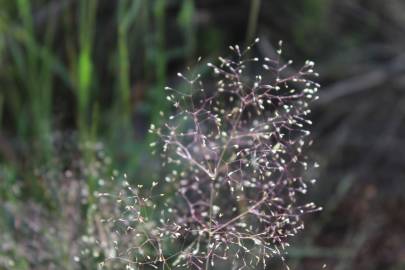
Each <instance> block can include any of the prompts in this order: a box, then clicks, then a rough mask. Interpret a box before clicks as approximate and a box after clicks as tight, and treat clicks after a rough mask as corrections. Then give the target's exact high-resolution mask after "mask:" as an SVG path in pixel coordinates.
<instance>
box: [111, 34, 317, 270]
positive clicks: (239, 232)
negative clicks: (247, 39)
mask: <svg viewBox="0 0 405 270" xmlns="http://www.w3.org/2000/svg"><path fill="white" fill-rule="evenodd" d="M257 42H258V39H257V40H256V41H255V43H257ZM255 43H254V44H255ZM254 44H252V45H251V46H249V47H248V48H247V49H246V50H243V51H242V50H241V49H240V48H239V47H238V46H237V45H235V46H230V50H231V51H232V53H233V56H232V57H230V58H222V57H219V59H218V61H219V62H218V64H214V63H208V67H209V68H210V69H212V70H213V73H214V75H215V78H216V83H215V84H214V85H212V84H209V83H210V81H207V83H205V82H203V79H202V76H201V75H200V74H197V75H184V74H181V73H178V77H179V78H180V79H182V80H183V81H184V82H185V84H186V85H187V87H185V88H184V89H174V88H171V87H166V90H167V93H168V94H167V100H168V101H169V102H170V103H171V104H172V106H173V110H174V113H173V114H172V115H171V116H169V117H168V120H167V122H166V123H165V124H163V125H162V126H161V127H156V126H154V125H151V128H150V132H151V133H154V134H156V135H158V137H159V138H160V141H158V142H156V143H152V147H154V148H156V150H155V151H156V153H159V154H160V156H161V158H162V159H163V160H164V162H163V165H164V166H166V167H167V168H169V169H170V171H171V172H170V173H168V174H167V175H166V177H165V181H163V180H162V181H158V182H154V183H153V187H154V188H155V186H156V189H159V191H160V192H162V193H164V194H166V193H172V194H170V195H168V196H167V198H168V199H166V200H164V202H163V203H162V205H163V206H164V207H161V206H157V205H156V203H154V202H153V199H145V198H141V196H140V195H139V194H140V192H139V191H134V192H136V196H134V197H133V198H136V199H135V200H134V201H133V203H131V207H129V208H127V212H126V213H127V214H126V215H125V216H124V217H122V216H121V218H119V219H117V220H115V222H116V223H121V224H124V225H125V226H124V227H125V235H126V237H127V238H125V237H124V238H123V237H121V239H131V240H130V241H132V242H136V245H135V246H131V247H130V248H129V249H126V250H125V252H121V254H118V255H117V256H116V257H118V258H121V259H122V258H124V257H125V261H126V262H127V267H128V268H135V269H143V268H142V267H144V266H151V267H154V268H156V269H158V268H161V269H174V268H176V269H177V268H178V269H210V268H213V267H215V265H216V264H218V265H225V264H227V265H232V267H230V268H229V269H242V268H244V267H246V266H249V267H252V268H253V267H256V268H255V269H260V268H263V269H264V268H265V267H266V264H267V263H268V261H269V260H270V259H272V258H274V257H278V258H281V259H282V260H283V261H284V260H285V259H284V257H285V248H286V247H288V245H289V238H290V237H292V236H294V235H296V234H297V233H298V232H299V231H300V230H302V229H303V227H304V225H303V223H302V219H301V217H302V215H304V214H306V213H311V212H314V211H319V210H320V208H319V207H317V206H315V204H314V203H306V204H300V203H299V201H300V200H299V198H300V195H299V194H305V193H306V191H307V188H308V185H309V184H312V183H314V182H315V181H314V180H308V179H306V177H304V175H305V170H308V168H310V167H312V166H316V163H314V162H311V161H310V160H308V158H307V157H306V156H305V155H304V152H305V148H306V147H307V146H309V145H310V144H311V142H310V141H309V139H308V136H309V134H310V132H309V131H308V130H307V128H308V127H309V126H310V125H311V121H310V120H309V119H308V114H309V113H310V109H309V103H310V101H311V100H313V99H315V98H317V97H316V92H317V90H318V88H319V85H318V84H317V83H316V82H314V81H312V79H311V78H313V77H316V76H317V73H315V72H314V70H313V67H314V63H313V62H312V61H306V63H305V64H304V66H303V67H302V68H300V69H299V70H298V71H297V72H296V73H294V74H286V75H285V74H284V73H285V70H286V68H287V67H288V66H289V65H291V64H292V61H289V62H288V63H287V64H282V63H281V61H280V57H278V58H277V59H270V58H267V57H266V58H264V59H259V58H249V57H248V56H247V55H248V52H249V51H250V49H251V47H252V46H253V45H254ZM279 45H280V48H279V50H278V54H279V55H281V53H282V48H281V46H282V44H281V42H280V44H279ZM252 73H258V74H263V75H257V76H254V78H253V79H252V77H251V76H249V74H252ZM211 82H212V81H211ZM158 184H159V186H157V185H158ZM170 187H172V188H170ZM152 193H153V192H152ZM152 193H151V194H152ZM163 197H165V196H163ZM141 202H142V204H140V203H141ZM120 203H121V201H120ZM146 209H149V210H146ZM151 209H152V210H154V211H155V212H158V217H157V218H156V216H155V217H152V215H150V214H147V213H150V210H151ZM158 209H163V210H160V211H159V210H158ZM156 219H158V220H159V221H156ZM154 220H155V221H154ZM116 223H115V225H114V226H115V227H114V228H115V230H116V228H117V224H116ZM116 231H118V230H116ZM122 242H125V241H122ZM127 244H128V243H127ZM117 249H118V248H117ZM124 255H125V256H124ZM227 269H228V268H227Z"/></svg>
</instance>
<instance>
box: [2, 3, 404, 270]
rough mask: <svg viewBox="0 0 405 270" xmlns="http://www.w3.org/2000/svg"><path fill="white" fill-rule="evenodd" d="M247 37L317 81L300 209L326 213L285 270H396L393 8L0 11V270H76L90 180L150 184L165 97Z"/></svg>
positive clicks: (398, 136)
mask: <svg viewBox="0 0 405 270" xmlns="http://www.w3.org/2000/svg"><path fill="white" fill-rule="evenodd" d="M255 37H260V39H261V42H260V44H259V45H258V46H257V47H256V48H255V49H254V53H255V54H257V55H259V56H263V57H264V56H272V55H274V52H275V49H274V47H273V45H276V44H277V42H278V40H284V44H285V50H284V55H283V57H284V58H285V60H288V59H290V58H291V59H294V61H295V64H294V65H295V67H299V66H300V65H301V64H302V63H303V62H304V61H305V60H306V59H311V60H313V61H315V63H316V70H317V71H318V72H319V73H320V78H319V81H320V83H321V85H322V89H321V92H320V99H319V100H318V101H317V102H316V103H314V104H313V114H312V116H311V117H312V118H313V121H314V126H313V137H314V142H315V143H314V147H313V148H312V152H311V155H312V156H313V157H314V159H316V160H318V162H319V163H320V168H319V170H318V172H317V178H318V180H319V181H318V184H317V185H315V187H314V188H313V189H312V191H311V193H310V194H309V195H308V200H311V201H315V202H316V203H317V204H319V205H322V206H323V207H324V211H323V212H321V213H319V214H314V215H312V216H308V217H307V222H306V229H305V231H304V232H303V233H301V235H300V237H299V238H297V239H295V240H294V243H293V244H292V248H291V249H290V251H289V256H288V258H289V265H290V266H291V268H292V269H321V268H322V266H323V265H324V264H326V269H339V270H343V269H384V270H385V269H404V268H405V211H404V209H405V196H404V191H405V183H404V181H405V95H404V88H405V2H404V1H402V0H384V1H381V0H367V1H365V0H363V1H362V0H299V1H293V0H288V1H286V0H251V1H247V0H246V1H242V0H240V1H237V0H229V1H227V0H127V1H125V0H119V1H118V0H117V1H111V0H98V1H97V0H80V1H78V0H76V1H75V0H65V1H64V0H54V1H50V0H48V1H45V0H42V1H41V0H15V1H11V0H2V1H0V162H1V163H0V231H1V234H0V269H75V268H77V264H76V263H75V262H74V261H73V260H72V256H71V255H72V254H73V253H74V250H75V249H78V248H79V247H78V246H77V245H76V244H75V243H76V240H77V239H78V238H80V235H81V233H82V232H83V231H87V230H88V229H89V228H90V229H91V226H92V224H93V222H94V217H91V218H89V216H91V211H90V209H91V203H92V195H91V194H92V191H94V190H95V189H96V187H97V185H99V184H100V181H99V180H100V179H101V178H105V180H108V179H109V175H115V174H121V173H124V172H125V173H127V174H128V176H129V179H131V180H130V181H131V182H132V183H133V184H139V183H146V182H150V181H152V179H154V178H155V177H157V176H158V174H159V170H158V168H159V164H158V161H157V160H156V159H155V158H154V157H152V156H151V155H150V150H149V148H148V144H149V143H150V142H151V141H152V140H153V138H151V137H150V135H148V134H147V128H148V126H149V124H150V123H151V122H157V121H160V119H159V118H160V115H159V111H167V110H168V107H167V104H166V102H165V97H164V93H163V87H164V86H165V85H167V84H169V85H176V83H177V81H176V79H175V78H176V73H177V72H179V71H182V70H184V68H185V67H186V66H188V65H189V66H191V67H192V68H200V67H199V66H198V65H196V59H197V58H198V56H202V57H203V58H204V59H206V60H207V61H209V60H213V59H215V58H216V57H217V56H218V55H226V54H228V51H227V47H228V46H229V45H233V44H236V43H237V44H240V45H244V44H247V43H249V42H250V41H251V40H253V39H254V38H255ZM89 213H90V214H89ZM72 250H73V251H72ZM72 252H73V253H72ZM82 268H84V267H83V266H82ZM94 268H95V267H94ZM89 269H92V268H89Z"/></svg>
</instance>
